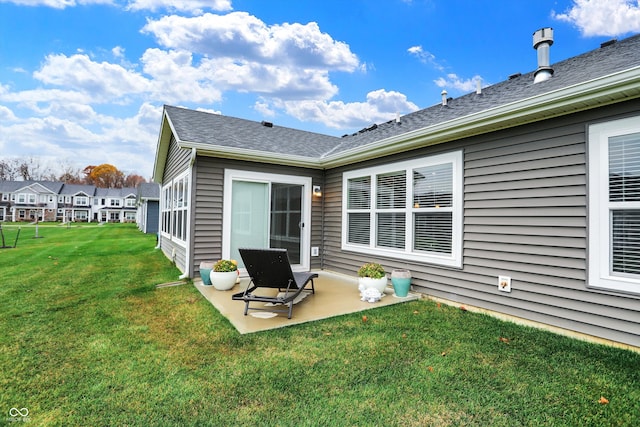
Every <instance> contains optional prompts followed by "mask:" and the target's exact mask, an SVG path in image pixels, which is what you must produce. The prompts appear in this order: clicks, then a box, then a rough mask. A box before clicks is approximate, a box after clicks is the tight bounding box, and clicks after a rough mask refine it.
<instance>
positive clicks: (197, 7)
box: [127, 0, 232, 14]
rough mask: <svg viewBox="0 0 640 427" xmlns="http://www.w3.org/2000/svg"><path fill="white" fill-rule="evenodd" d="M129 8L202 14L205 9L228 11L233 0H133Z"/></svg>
mask: <svg viewBox="0 0 640 427" xmlns="http://www.w3.org/2000/svg"><path fill="white" fill-rule="evenodd" d="M127 8H128V9H130V10H134V11H135V10H150V11H152V12H155V11H156V10H158V9H165V10H169V11H177V12H191V13H193V14H201V13H202V11H203V10H216V11H220V12H226V11H229V10H231V9H232V7H231V0H131V1H130V2H129V6H128V7H127Z"/></svg>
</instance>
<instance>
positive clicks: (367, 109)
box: [276, 89, 418, 129]
mask: <svg viewBox="0 0 640 427" xmlns="http://www.w3.org/2000/svg"><path fill="white" fill-rule="evenodd" d="M276 106H277V107H279V108H282V109H283V110H285V111H286V113H287V114H290V115H291V116H293V117H296V118H297V119H299V120H302V121H313V122H319V123H322V124H324V125H325V126H328V127H331V128H335V129H345V128H358V127H362V126H368V125H371V124H372V123H380V122H384V121H388V120H391V119H393V118H395V117H396V114H397V113H407V112H412V111H416V110H418V106H417V105H415V104H414V103H412V102H410V101H408V100H407V97H406V96H405V95H403V94H402V93H399V92H395V91H386V90H384V89H379V90H376V91H372V92H369V93H368V94H367V100H366V102H349V103H345V102H343V101H286V102H280V103H276Z"/></svg>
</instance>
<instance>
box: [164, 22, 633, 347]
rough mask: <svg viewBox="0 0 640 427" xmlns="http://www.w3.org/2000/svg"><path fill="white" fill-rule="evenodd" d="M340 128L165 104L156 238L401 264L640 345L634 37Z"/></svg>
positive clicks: (464, 297) (333, 265)
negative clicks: (339, 132) (288, 124)
mask: <svg viewBox="0 0 640 427" xmlns="http://www.w3.org/2000/svg"><path fill="white" fill-rule="evenodd" d="M552 42H553V32H552V30H551V29H542V30H539V31H537V32H536V33H534V48H536V49H537V53H538V58H539V63H538V68H537V69H536V70H534V71H532V72H528V73H525V74H515V75H513V76H511V77H510V78H509V79H508V80H506V81H503V82H501V83H497V84H494V85H491V86H488V87H484V88H482V87H480V86H479V87H478V89H477V90H476V91H475V92H473V93H470V94H467V95H464V96H461V97H459V98H454V99H452V98H448V97H447V96H446V93H445V94H443V97H442V102H441V103H439V104H438V105H434V106H431V107H429V108H425V109H423V110H420V111H417V112H414V113H411V114H407V115H405V116H402V117H399V118H398V119H396V120H390V121H388V122H386V123H380V124H376V125H373V126H371V127H368V128H365V129H363V130H361V131H360V132H357V133H354V134H352V135H346V136H344V137H342V138H338V137H332V136H326V135H319V134H314V133H310V132H303V131H299V130H295V129H288V128H283V127H280V126H277V125H276V124H273V123H268V122H262V123H258V122H252V121H248V120H243V119H238V118H233V117H226V116H222V115H216V114H209V113H206V112H202V111H194V110H189V109H184V108H177V107H172V106H165V108H164V114H163V119H162V123H161V127H160V132H159V138H158V146H157V152H156V159H155V166H154V180H155V181H156V182H158V183H160V185H161V196H160V211H161V213H160V215H161V221H160V247H161V248H162V250H163V252H164V253H165V254H166V255H167V256H168V257H170V258H171V259H173V260H174V261H175V262H176V265H177V266H178V267H179V268H180V269H181V271H183V273H184V276H188V277H194V276H195V274H196V273H197V271H198V266H199V263H200V262H201V261H203V260H210V259H217V258H220V257H225V258H228V257H231V258H236V259H240V258H239V256H238V255H237V254H238V252H237V250H238V248H239V247H243V246H254V247H286V248H287V249H289V251H290V254H291V258H292V263H293V264H296V266H297V267H298V268H300V269H308V268H311V269H318V270H325V271H331V272H338V273H344V274H348V275H352V276H353V275H354V274H355V271H356V270H357V269H358V267H359V266H360V265H361V264H362V263H364V262H365V261H378V262H380V263H382V264H383V265H384V267H385V268H386V269H387V270H388V271H390V270H391V269H394V268H408V269H410V270H411V271H412V274H413V282H412V283H413V287H414V290H417V291H419V292H422V293H424V294H426V295H428V296H430V297H432V298H437V299H441V300H444V301H448V302H452V303H455V304H461V305H462V304H464V305H466V306H473V307H477V308H480V309H482V310H486V311H488V312H492V313H499V314H502V315H506V316H509V317H510V318H512V319H521V320H523V321H527V322H535V323H536V324H538V325H546V326H547V327H550V328H553V329H556V330H559V331H572V333H578V334H582V335H583V336H587V337H591V338H595V339H603V340H608V341H612V342H616V343H619V344H622V345H629V346H634V347H636V348H639V347H640V261H638V260H640V256H639V255H640V254H638V250H639V249H638V248H639V247H640V245H638V243H639V240H640V235H639V234H638V233H637V229H638V225H640V214H639V212H640V210H639V209H640V205H638V203H637V201H638V200H640V196H639V195H640V187H638V182H640V180H638V176H639V175H640V169H639V168H638V167H637V166H636V165H637V164H640V163H639V161H640V36H634V37H630V38H627V39H625V40H621V41H616V42H614V41H611V42H608V43H604V44H603V45H601V46H600V47H598V48H597V49H595V50H593V51H590V52H587V53H585V54H582V55H579V56H576V57H573V58H569V59H567V60H563V61H560V62H557V63H554V64H549V59H548V58H549V50H550V49H549V47H550V46H551V44H552Z"/></svg>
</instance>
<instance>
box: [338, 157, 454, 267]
mask: <svg viewBox="0 0 640 427" xmlns="http://www.w3.org/2000/svg"><path fill="white" fill-rule="evenodd" d="M462 168H463V165H462V151H455V152H451V153H445V154H440V155H435V156H430V157H423V158H420V159H414V160H409V161H404V162H398V163H393V164H388V165H383V166H377V167H372V168H367V169H360V170H355V171H350V172H345V173H344V174H343V182H342V188H343V190H342V191H343V196H342V200H343V205H342V249H344V250H350V251H355V252H361V253H365V254H372V255H380V256H387V257H392V258H398V259H403V260H412V261H418V262H426V263H433V264H439V265H445V266H451V267H462V196H463V195H462V192H463V187H462V181H463V174H462Z"/></svg>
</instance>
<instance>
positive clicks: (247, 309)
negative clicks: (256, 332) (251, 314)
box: [244, 301, 249, 316]
mask: <svg viewBox="0 0 640 427" xmlns="http://www.w3.org/2000/svg"><path fill="white" fill-rule="evenodd" d="M248 311H249V301H247V302H245V303H244V315H245V316H246V315H247V312H248Z"/></svg>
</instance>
